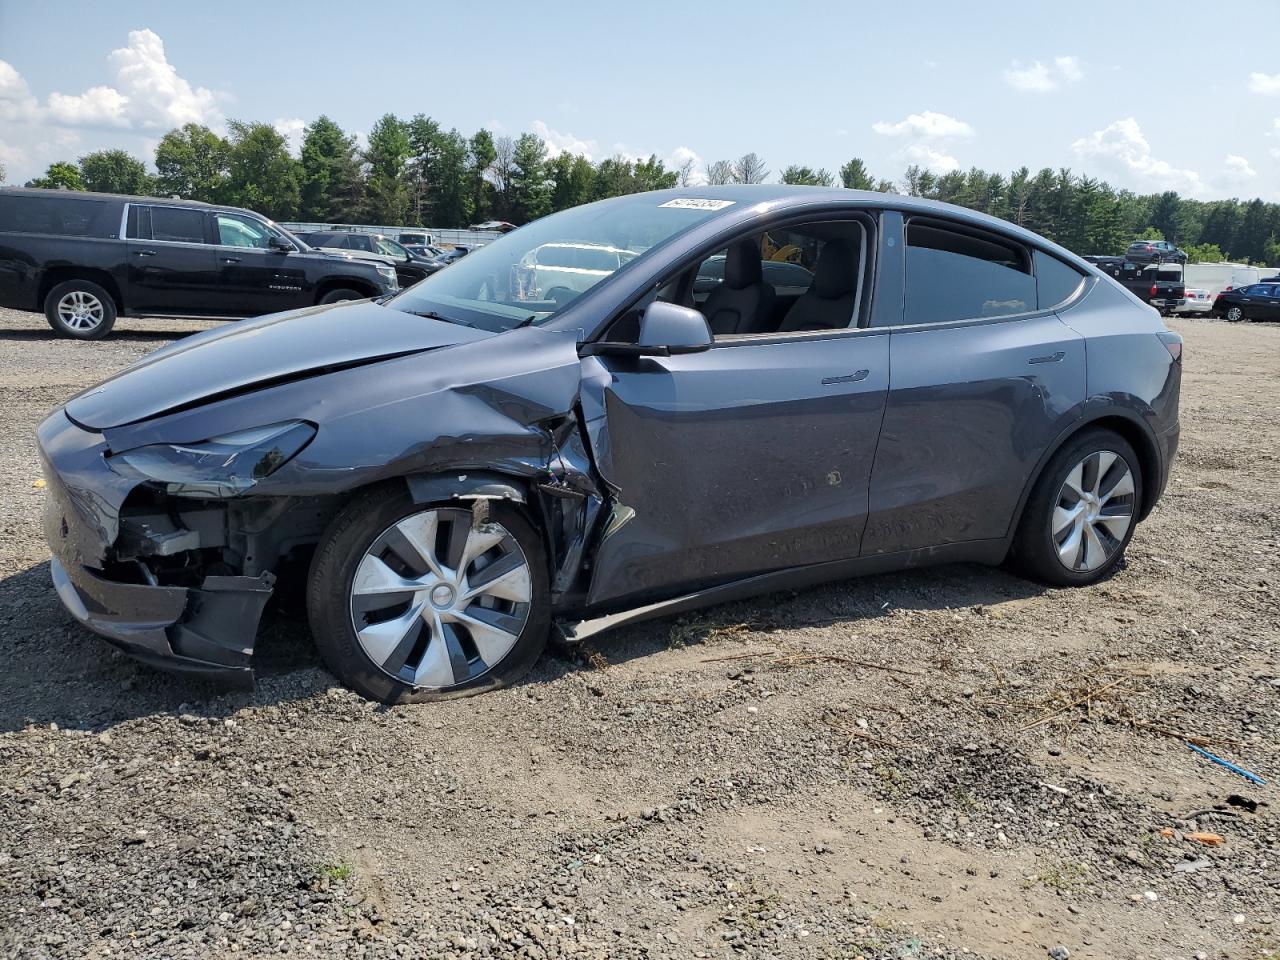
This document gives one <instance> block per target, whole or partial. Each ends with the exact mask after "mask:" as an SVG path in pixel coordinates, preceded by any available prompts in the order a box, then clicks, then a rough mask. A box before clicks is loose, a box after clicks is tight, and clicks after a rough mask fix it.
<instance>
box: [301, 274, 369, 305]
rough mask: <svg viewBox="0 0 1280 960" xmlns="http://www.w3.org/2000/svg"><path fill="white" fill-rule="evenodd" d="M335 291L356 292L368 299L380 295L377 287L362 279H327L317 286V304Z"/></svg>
mask: <svg viewBox="0 0 1280 960" xmlns="http://www.w3.org/2000/svg"><path fill="white" fill-rule="evenodd" d="M334 290H356V291H358V292H359V293H362V294H364V295H365V296H367V297H376V296H377V295H378V289H377V287H375V286H374V285H373V284H372V283H370V282H369V281H368V280H365V279H363V278H361V277H342V276H338V277H325V278H324V279H323V280H321V281H320V282H319V283H317V284H316V303H319V302H320V301H321V300H323V299H324V298H325V297H326V296H327V295H328V294H330V293H332V292H333V291H334Z"/></svg>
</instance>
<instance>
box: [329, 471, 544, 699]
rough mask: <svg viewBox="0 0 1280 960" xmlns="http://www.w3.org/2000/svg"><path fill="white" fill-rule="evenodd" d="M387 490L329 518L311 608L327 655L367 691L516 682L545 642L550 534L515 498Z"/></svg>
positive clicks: (415, 694)
mask: <svg viewBox="0 0 1280 960" xmlns="http://www.w3.org/2000/svg"><path fill="white" fill-rule="evenodd" d="M475 503H476V506H475V507H473V508H469V507H465V506H459V505H458V504H459V501H452V502H450V503H448V504H436V505H422V504H417V503H414V502H412V500H411V499H410V498H409V496H408V495H407V494H406V493H404V492H403V491H402V490H399V489H388V488H382V489H380V490H375V491H372V492H371V493H370V494H367V495H366V496H364V497H361V498H359V499H357V500H355V501H353V502H352V503H351V504H350V505H349V506H348V507H347V508H346V509H345V510H343V511H342V512H341V513H340V514H339V515H338V516H337V517H336V518H335V519H334V521H333V523H332V525H331V526H330V528H329V531H328V532H327V533H326V535H325V539H324V541H323V542H322V543H321V545H320V548H319V549H318V550H317V552H316V556H315V559H314V561H313V563H312V567H311V577H310V584H309V590H308V600H307V611H308V616H309V618H310V621H311V628H312V632H313V633H314V635H315V638H316V646H317V647H318V648H319V650H320V653H321V655H322V656H323V657H324V660H325V663H327V664H328V665H329V668H330V669H331V670H332V671H333V672H334V673H335V674H336V675H337V677H338V679H340V680H341V681H342V682H343V683H345V684H347V685H348V686H350V687H351V688H352V689H353V690H355V691H356V692H357V693H360V694H361V695H362V696H365V697H369V698H371V699H375V700H381V701H383V702H386V703H409V702H420V701H427V700H443V699H447V698H449V697H456V696H465V695H468V694H473V693H479V692H482V691H485V690H492V689H497V688H499V687H504V686H507V685H509V684H511V683H514V682H515V681H516V680H518V679H519V678H520V677H522V676H523V675H524V674H525V673H527V672H528V670H529V668H530V667H532V666H533V664H534V662H535V661H536V660H537V658H538V655H539V654H540V653H541V652H542V650H543V648H544V647H545V645H546V642H547V635H548V631H549V629H550V597H549V593H548V587H547V572H546V565H545V561H544V559H543V550H542V542H541V539H540V538H539V536H538V534H537V532H536V531H535V530H534V529H533V527H532V526H531V525H530V524H529V522H528V521H527V520H526V519H525V518H524V516H523V515H522V514H521V513H520V512H519V511H518V510H517V509H516V508H514V507H513V506H511V505H509V504H505V503H499V502H496V501H476V502H475Z"/></svg>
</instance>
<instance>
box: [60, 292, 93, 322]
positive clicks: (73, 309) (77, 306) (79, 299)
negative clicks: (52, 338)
mask: <svg viewBox="0 0 1280 960" xmlns="http://www.w3.org/2000/svg"><path fill="white" fill-rule="evenodd" d="M102 317H103V307H102V301H101V300H99V299H98V298H97V297H95V296H94V295H93V294H92V293H86V292H85V291H83V290H72V291H71V292H70V293H68V294H65V295H64V296H63V297H62V299H61V300H59V301H58V319H59V320H61V321H62V322H63V324H64V325H65V326H66V327H68V328H69V329H71V330H92V329H93V328H94V327H96V326H97V325H98V324H100V323H101V322H102Z"/></svg>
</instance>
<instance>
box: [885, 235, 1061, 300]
mask: <svg viewBox="0 0 1280 960" xmlns="http://www.w3.org/2000/svg"><path fill="white" fill-rule="evenodd" d="M906 253H907V278H906V298H905V300H906V302H905V304H904V309H903V323H906V324H912V325H918V324H923V323H946V322H948V321H951V320H970V319H989V318H994V317H1009V316H1016V315H1017V314H1020V313H1028V312H1030V311H1032V310H1034V309H1035V308H1036V280H1035V277H1034V276H1032V273H1031V257H1030V256H1029V254H1028V253H1027V251H1026V250H1025V249H1023V248H1022V247H1020V246H1018V245H1016V244H1014V243H1011V242H1009V241H1006V240H1004V239H1002V238H999V237H996V236H995V235H993V234H984V233H979V232H973V233H970V232H968V231H965V230H958V229H954V228H951V227H949V226H947V225H945V224H941V223H939V222H937V221H932V220H921V219H914V220H911V221H910V222H909V223H908V224H907V251H906Z"/></svg>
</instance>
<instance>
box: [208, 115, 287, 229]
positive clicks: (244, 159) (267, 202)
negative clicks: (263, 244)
mask: <svg viewBox="0 0 1280 960" xmlns="http://www.w3.org/2000/svg"><path fill="white" fill-rule="evenodd" d="M228 126H229V129H230V132H231V153H230V157H229V163H228V167H227V186H226V195H227V199H228V202H230V203H233V204H235V205H236V206H239V207H247V208H249V209H250V210H256V211H258V212H259V213H263V214H266V215H267V216H268V217H272V218H273V219H276V220H292V219H293V218H294V217H296V216H297V215H298V208H299V205H300V203H301V199H302V165H301V164H300V163H299V162H298V161H297V160H295V159H294V158H293V157H292V156H290V155H289V143H288V141H287V140H285V138H284V135H283V134H281V133H280V131H279V130H277V129H276V128H275V127H273V126H272V125H271V124H269V123H246V122H243V121H240V120H232V121H231V123H230V124H229V125H228Z"/></svg>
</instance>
